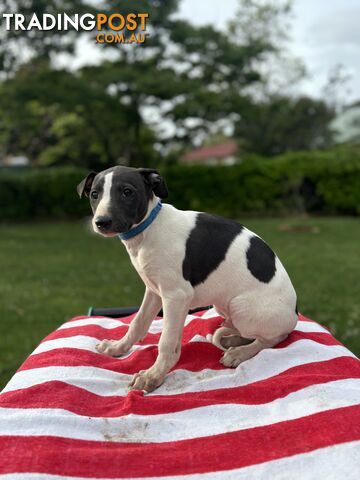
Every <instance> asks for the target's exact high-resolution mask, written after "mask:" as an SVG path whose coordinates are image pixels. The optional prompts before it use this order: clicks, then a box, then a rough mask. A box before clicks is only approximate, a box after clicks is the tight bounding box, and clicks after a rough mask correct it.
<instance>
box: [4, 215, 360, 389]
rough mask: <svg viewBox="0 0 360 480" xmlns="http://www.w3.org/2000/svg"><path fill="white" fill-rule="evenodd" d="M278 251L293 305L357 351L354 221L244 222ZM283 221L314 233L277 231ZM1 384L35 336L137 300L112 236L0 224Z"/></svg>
mask: <svg viewBox="0 0 360 480" xmlns="http://www.w3.org/2000/svg"><path fill="white" fill-rule="evenodd" d="M244 224H245V225H246V226H248V227H249V228H250V229H253V230H254V231H256V232H257V233H258V234H259V235H261V236H262V237H263V238H264V239H265V240H266V241H267V242H268V243H269V244H270V245H271V246H272V247H273V248H274V250H275V251H276V252H277V253H278V255H279V256H280V258H281V260H282V261H283V263H284V264H285V267H286V268H287V270H288V272H289V274H290V276H291V278H292V280H293V283H294V286H295V288H296V290H297V292H298V298H299V309H300V311H301V312H302V313H304V314H305V315H307V316H310V317H312V318H313V319H314V320H316V321H318V322H320V323H323V324H325V325H328V326H329V327H330V328H331V330H332V332H333V333H334V334H335V335H336V336H337V337H338V338H339V339H340V340H341V341H342V342H343V343H344V344H345V345H347V346H348V347H349V348H350V349H351V350H352V351H354V352H355V353H357V354H359V353H360V337H359V332H360V325H359V324H360V286H359V285H360V283H359V270H360V268H359V267H360V265H359V238H360V222H359V220H358V219H353V218H313V219H306V220H304V219H297V220H285V219H265V220H261V219H256V220H247V221H244ZM283 224H301V225H303V224H306V225H310V226H317V227H318V229H319V231H318V233H310V232H309V233H289V232H282V231H279V229H278V227H279V226H280V225H283ZM0 266H1V277H0V386H4V385H5V383H6V382H7V381H8V379H9V378H10V377H11V376H12V375H13V373H14V372H15V370H16V369H17V368H18V366H19V365H20V364H21V363H22V362H23V360H24V359H25V358H26V356H27V355H29V354H30V353H31V351H32V350H33V349H34V348H35V346H36V345H37V344H38V343H39V342H40V340H41V339H42V338H43V337H44V336H45V335H47V334H48V333H49V332H51V331H52V330H53V329H55V328H57V327H58V326H59V325H60V324H61V323H63V322H64V321H65V320H67V319H69V318H71V317H72V316H75V315H81V314H85V313H86V312H87V309H88V307H89V306H90V305H95V306H127V305H137V304H139V302H140V300H141V297H142V293H143V290H144V289H143V285H142V282H141V281H140V280H139V279H138V277H137V274H136V272H135V271H134V269H133V267H132V266H131V264H130V260H129V258H128V256H127V253H126V251H125V249H124V247H123V246H122V244H121V242H120V241H118V240H117V239H111V240H108V239H103V238H100V237H98V236H95V235H94V234H91V233H90V232H89V231H88V229H87V228H86V227H85V225H84V224H83V223H80V222H79V223H74V222H73V223H70V222H63V223H38V224H20V225H2V226H0Z"/></svg>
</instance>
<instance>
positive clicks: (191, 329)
mask: <svg viewBox="0 0 360 480" xmlns="http://www.w3.org/2000/svg"><path fill="white" fill-rule="evenodd" d="M220 323H221V319H220V318H210V319H209V320H201V319H194V320H192V321H191V322H190V323H189V324H188V325H186V326H185V327H184V330H183V343H186V342H189V341H190V340H191V339H192V338H193V337H194V335H202V336H206V335H207V334H208V333H213V332H214V331H215V330H216V329H217V328H218V326H219V325H220ZM128 328H129V327H128V326H127V325H120V326H119V327H115V328H111V329H108V328H104V327H102V326H100V325H83V326H78V327H71V328H62V329H60V330H55V332H53V333H51V334H50V335H48V336H47V337H46V338H44V340H43V341H42V342H41V343H44V342H46V341H48V340H55V339H57V338H69V337H73V336H76V335H86V336H89V337H94V338H97V339H98V340H104V339H105V338H111V339H113V340H119V339H120V338H122V337H123V336H124V335H125V333H126V332H127V330H128ZM160 335H161V334H160V333H148V334H147V335H146V337H145V339H144V340H143V342H140V343H141V344H149V343H158V341H159V338H160Z"/></svg>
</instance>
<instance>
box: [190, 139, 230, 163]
mask: <svg viewBox="0 0 360 480" xmlns="http://www.w3.org/2000/svg"><path fill="white" fill-rule="evenodd" d="M236 151H237V145H236V142H234V140H229V141H227V142H224V143H218V144H217V145H209V146H208V147H201V148H196V149H195V150H192V151H191V152H188V153H187V154H185V155H184V156H183V157H182V159H183V160H184V161H185V162H192V161H194V160H206V159H208V158H226V157H229V156H230V155H234V154H235V153H236Z"/></svg>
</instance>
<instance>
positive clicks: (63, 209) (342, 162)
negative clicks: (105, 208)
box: [0, 148, 360, 220]
mask: <svg viewBox="0 0 360 480" xmlns="http://www.w3.org/2000/svg"><path fill="white" fill-rule="evenodd" d="M160 170H161V173H162V174H163V175H164V176H165V178H166V181H167V183H168V186H169V192H170V196H169V202H170V203H173V204H174V205H176V206H177V207H178V208H182V209H191V210H205V211H209V212H213V213H217V214H219V215H224V216H228V217H234V218H236V217H240V216H244V215H271V214H280V215H281V214H287V213H293V212H296V213H302V212H309V213H322V214H347V215H360V188H359V186H360V153H359V151H358V150H356V149H349V148H338V149H334V150H330V151H319V152H299V153H288V154H285V155H281V156H279V157H274V158H271V159H265V158H260V157H256V156H251V157H248V158H247V159H246V160H245V161H243V163H241V164H239V165H234V166H232V167H223V166H218V167H214V166H192V167H189V166H184V165H171V166H164V167H163V168H160ZM85 174H86V172H85V170H83V169H80V168H72V167H64V168H60V167H59V168H49V169H39V170H36V169H28V170H26V171H20V172H15V173H11V172H8V171H7V172H6V171H4V172H1V171H0V212H1V218H2V219H13V220H19V219H26V218H33V217H35V218H46V217H47V218H79V217H81V216H84V215H87V214H89V213H90V209H89V205H88V202H86V201H79V198H78V197H77V194H76V185H77V184H78V183H79V182H80V180H81V179H82V178H83V177H84V176H85Z"/></svg>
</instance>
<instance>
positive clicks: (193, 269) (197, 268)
mask: <svg viewBox="0 0 360 480" xmlns="http://www.w3.org/2000/svg"><path fill="white" fill-rule="evenodd" d="M242 230H243V226H242V225H240V224H239V223H236V222H234V221H232V220H227V219H225V218H221V217H217V216H215V215H209V214H208V213H198V215H197V218H196V224H195V227H194V228H193V230H192V231H191V232H190V235H189V237H188V239H187V241H186V250H185V258H184V261H183V267H182V269H183V277H184V278H185V280H188V281H189V282H190V283H191V285H192V286H193V287H195V286H196V285H199V283H202V282H204V281H205V280H206V279H207V277H208V276H209V275H210V273H211V272H213V271H214V270H215V269H216V268H217V267H218V266H219V265H220V263H221V262H222V261H224V260H225V256H226V252H227V251H228V249H229V247H230V245H231V243H232V242H233V241H234V239H235V237H237V235H239V234H240V233H241V232H242Z"/></svg>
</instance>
